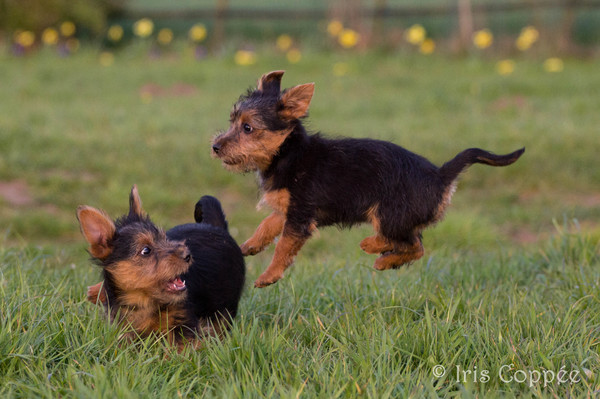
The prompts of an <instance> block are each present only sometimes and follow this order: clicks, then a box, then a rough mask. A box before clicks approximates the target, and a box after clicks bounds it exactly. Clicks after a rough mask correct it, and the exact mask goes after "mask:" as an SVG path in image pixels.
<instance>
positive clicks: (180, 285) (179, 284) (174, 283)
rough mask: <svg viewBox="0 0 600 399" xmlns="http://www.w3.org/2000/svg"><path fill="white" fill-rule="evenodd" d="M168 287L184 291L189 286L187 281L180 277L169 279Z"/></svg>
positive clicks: (171, 289) (170, 289)
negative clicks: (186, 283)
mask: <svg viewBox="0 0 600 399" xmlns="http://www.w3.org/2000/svg"><path fill="white" fill-rule="evenodd" d="M167 287H168V289H169V291H184V290H185V289H186V288H187V287H186V286H185V281H183V280H181V279H180V278H179V277H177V278H176V279H173V280H171V281H169V282H168V283H167Z"/></svg>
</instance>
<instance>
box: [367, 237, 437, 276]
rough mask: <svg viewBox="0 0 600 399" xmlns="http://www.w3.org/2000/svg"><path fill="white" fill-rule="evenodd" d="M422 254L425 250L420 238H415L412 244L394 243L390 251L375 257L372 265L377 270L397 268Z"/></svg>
mask: <svg viewBox="0 0 600 399" xmlns="http://www.w3.org/2000/svg"><path fill="white" fill-rule="evenodd" d="M424 254H425V250H424V249H423V244H422V243H421V240H417V241H416V242H415V243H414V244H407V243H401V244H396V245H394V249H393V250H392V252H390V253H386V254H383V255H381V256H380V257H379V258H377V259H376V260H375V264H374V265H373V267H374V268H375V269H377V270H388V269H397V268H399V267H400V266H402V265H404V264H406V263H410V262H413V261H415V260H417V259H419V258H421V257H422V256H423V255H424Z"/></svg>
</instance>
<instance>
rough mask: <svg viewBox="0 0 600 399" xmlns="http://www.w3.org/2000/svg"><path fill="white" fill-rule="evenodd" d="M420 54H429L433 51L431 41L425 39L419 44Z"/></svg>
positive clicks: (433, 43) (433, 46) (432, 42)
mask: <svg viewBox="0 0 600 399" xmlns="http://www.w3.org/2000/svg"><path fill="white" fill-rule="evenodd" d="M419 50H420V51H421V53H422V54H431V53H433V52H434V50H435V42H434V41H433V39H425V40H424V41H423V43H421V47H420V49H419Z"/></svg>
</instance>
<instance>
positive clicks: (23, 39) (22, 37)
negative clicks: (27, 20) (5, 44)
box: [15, 30, 35, 47]
mask: <svg viewBox="0 0 600 399" xmlns="http://www.w3.org/2000/svg"><path fill="white" fill-rule="evenodd" d="M15 42H17V44H19V45H21V46H23V47H31V46H33V43H35V34H34V33H33V32H31V31H29V30H24V31H18V32H16V33H15Z"/></svg>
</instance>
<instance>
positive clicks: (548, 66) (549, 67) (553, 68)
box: [544, 57, 565, 72]
mask: <svg viewBox="0 0 600 399" xmlns="http://www.w3.org/2000/svg"><path fill="white" fill-rule="evenodd" d="M564 68H565V64H564V63H563V60H561V59H560V58H556V57H552V58H548V59H547V60H546V61H544V69H545V70H546V72H560V71H562V70H563V69H564Z"/></svg>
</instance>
